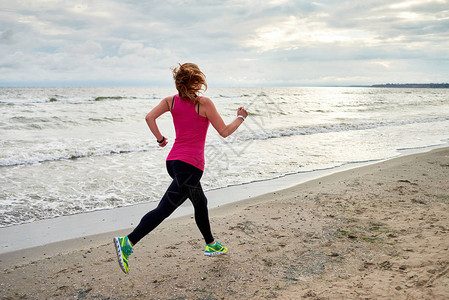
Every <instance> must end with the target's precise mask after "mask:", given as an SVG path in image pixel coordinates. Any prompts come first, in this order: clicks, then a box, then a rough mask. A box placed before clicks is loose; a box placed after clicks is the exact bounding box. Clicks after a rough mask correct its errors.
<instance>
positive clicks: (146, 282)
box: [0, 148, 449, 299]
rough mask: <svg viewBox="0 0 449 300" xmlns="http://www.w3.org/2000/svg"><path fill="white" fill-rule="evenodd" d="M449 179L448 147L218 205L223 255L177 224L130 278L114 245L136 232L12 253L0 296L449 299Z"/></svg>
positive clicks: (149, 241) (163, 228)
mask: <svg viewBox="0 0 449 300" xmlns="http://www.w3.org/2000/svg"><path fill="white" fill-rule="evenodd" d="M448 179H449V148H440V149H435V150H432V151H430V152H425V153H419V154H412V155H407V156H402V157H399V158H394V159H390V160H386V161H383V162H379V163H375V164H371V165H368V166H363V167H359V168H355V169H350V170H346V171H343V172H339V173H335V174H332V175H329V176H325V177H322V178H318V179H314V180H311V181H308V182H305V183H302V184H299V185H296V186H294V187H291V188H288V189H284V190H281V191H275V192H270V193H267V194H264V195H261V196H258V197H254V198H250V199H248V200H244V201H239V202H236V203H230V204H227V205H223V206H220V207H217V208H213V209H211V210H210V218H211V224H212V229H213V232H214V235H215V237H216V238H217V240H219V241H220V242H221V243H223V244H224V245H226V246H227V247H228V248H229V253H228V254H227V255H223V256H219V257H206V256H204V255H203V250H204V245H203V241H202V238H201V235H200V233H199V231H198V229H197V228H196V225H195V222H194V220H193V217H192V216H191V215H189V216H183V217H179V218H173V219H169V220H166V221H164V222H163V223H162V224H161V225H160V226H159V227H158V228H157V229H156V230H154V231H153V232H152V233H151V234H150V235H148V236H147V237H145V238H144V239H143V240H142V241H141V242H140V243H139V244H137V245H136V246H135V248H134V253H133V254H132V255H131V257H130V273H129V274H128V275H125V274H124V273H123V272H122V271H121V270H120V268H119V266H118V264H117V258H116V254H115V251H114V248H113V245H112V237H114V236H116V235H122V234H126V233H128V232H129V230H122V231H120V232H109V233H102V234H98V235H95V236H86V237H83V238H78V239H73V240H69V241H63V242H57V243H53V244H50V245H44V246H40V247H37V248H33V249H25V250H19V251H14V252H10V253H5V254H2V255H0V260H1V262H0V264H1V275H0V276H1V277H0V282H1V283H0V286H1V291H2V293H1V295H2V299H69V298H74V299H130V298H133V299H244V298H252V299H260V298H278V299H303V298H304V299H447V298H449V288H448V287H449V277H448V273H449V192H448V191H449V180H448ZM266 184H270V183H269V182H266ZM209 201H210V202H211V201H213V199H209ZM19 258H20V259H19Z"/></svg>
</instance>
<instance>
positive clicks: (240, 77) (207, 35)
mask: <svg viewBox="0 0 449 300" xmlns="http://www.w3.org/2000/svg"><path fill="white" fill-rule="evenodd" d="M448 28H449V5H448V1H442V0H440V1H438V0H435V1H415V0H403V1H402V0H401V1H400V0H398V1H384V0H381V1H380V0H370V1H363V2H362V1H358V2H354V1H339V2H336V1H327V0H326V1H316V2H308V1H287V0H272V1H260V0H258V1H256V0H251V1H237V0H229V1H221V2H216V1H206V0H204V1H194V0H191V1H189V0H185V1H182V0H179V1H176V0H169V1H143V0H140V1H136V0H133V1H119V0H101V1H99V0H98V1H93V0H85V1H76V2H73V1H68V0H60V1H38V0H37V1H10V2H8V3H7V4H6V1H5V3H4V4H0V69H1V73H0V84H1V85H9V84H13V85H14V84H22V85H26V84H27V83H29V84H39V85H45V84H46V83H48V82H52V83H56V84H58V83H60V84H83V83H86V82H88V83H89V84H95V83H96V82H97V83H99V84H105V83H106V84H107V83H109V84H127V85H129V84H148V85H151V84H171V78H170V72H169V68H170V67H171V66H174V65H175V64H176V63H177V62H185V61H193V62H196V63H198V64H199V65H200V66H201V67H202V69H204V70H205V72H206V74H207V75H208V79H209V81H210V82H211V83H212V84H216V85H255V84H257V85H327V84H331V85H333V84H336V85H340V84H342V85H346V84H371V83H378V82H385V81H388V82H404V81H410V82H411V81H414V82H417V81H425V82H427V81H435V82H438V81H449V80H448V78H449V71H447V70H449V63H448V58H449V57H448V56H449V54H448V53H449V33H448V30H447V29H448Z"/></svg>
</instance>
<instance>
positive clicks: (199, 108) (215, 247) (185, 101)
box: [114, 63, 248, 273]
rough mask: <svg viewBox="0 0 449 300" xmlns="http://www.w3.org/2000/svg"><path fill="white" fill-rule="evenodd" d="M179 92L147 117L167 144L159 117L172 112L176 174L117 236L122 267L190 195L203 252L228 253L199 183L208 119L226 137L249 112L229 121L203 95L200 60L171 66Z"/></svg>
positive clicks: (170, 161) (172, 171)
mask: <svg viewBox="0 0 449 300" xmlns="http://www.w3.org/2000/svg"><path fill="white" fill-rule="evenodd" d="M173 78H174V80H175V85H176V89H177V90H178V94H177V95H174V96H169V97H166V98H165V99H163V100H162V101H161V102H160V103H159V104H158V105H157V106H156V107H154V108H153V109H152V110H151V111H150V112H149V113H148V114H147V116H146V117H145V120H146V122H147V124H148V127H149V128H150V130H151V132H152V133H153V135H154V136H155V138H156V141H157V143H158V144H159V146H160V147H165V146H166V145H167V143H168V139H167V138H166V137H165V136H163V135H162V133H161V132H160V131H159V128H158V126H157V124H156V119H157V118H158V117H160V116H161V115H162V114H164V113H166V112H168V111H170V112H171V114H172V117H173V123H174V126H175V132H176V139H175V143H174V145H173V147H172V149H171V151H170V153H169V154H168V157H167V161H166V166H167V171H168V174H169V175H170V177H171V178H172V179H173V181H172V183H171V184H170V186H169V187H168V189H167V191H166V192H165V194H164V196H163V197H162V199H161V201H160V202H159V205H158V206H157V207H156V208H155V209H154V210H152V211H150V212H148V213H147V214H146V215H145V216H143V218H142V220H141V221H140V223H139V225H138V226H137V227H136V228H135V229H134V231H133V232H131V233H130V234H129V235H128V236H125V237H115V238H114V246H115V249H116V251H117V256H118V262H119V264H120V267H121V269H122V270H123V272H125V273H128V272H129V261H128V259H129V256H130V255H131V253H132V252H133V246H135V245H136V244H137V243H138V242H139V241H140V240H141V239H142V238H143V237H144V236H146V235H147V234H148V233H150V232H151V231H152V230H153V229H154V228H156V227H157V226H158V225H159V224H160V223H161V222H162V221H163V220H165V219H166V218H167V217H168V216H170V215H171V214H172V213H173V212H174V211H175V209H176V208H177V207H179V206H180V205H181V204H182V203H183V202H184V201H185V200H186V199H187V198H189V199H190V201H191V202H192V204H193V207H194V211H195V222H196V224H197V226H198V228H199V230H200V232H201V234H202V235H203V237H204V241H205V243H206V249H205V251H204V254H205V255H208V256H212V255H220V254H225V253H226V252H227V251H228V249H227V248H226V247H224V246H223V245H221V244H220V243H219V242H218V241H216V240H215V239H214V237H213V235H212V232H211V228H210V223H209V214H208V209H207V198H206V196H205V195H204V192H203V188H202V187H201V183H200V179H201V176H202V175H203V171H204V164H205V161H204V146H205V142H206V134H207V129H208V127H209V124H210V123H211V124H212V126H213V127H214V128H215V129H216V130H217V132H218V133H219V134H220V135H221V136H222V137H227V136H229V135H231V134H232V133H233V132H234V131H235V130H236V129H237V128H238V127H239V126H240V125H241V124H242V123H243V121H244V120H245V118H246V117H247V116H248V113H247V111H246V110H245V109H244V108H243V107H239V108H238V109H237V118H236V119H235V120H234V121H232V122H231V123H229V124H227V125H226V124H225V123H224V121H223V119H222V118H221V116H220V114H219V113H218V111H217V109H216V108H215V105H214V103H213V102H212V100H210V99H209V98H207V97H201V96H200V95H199V94H200V92H201V91H206V90H207V83H206V76H205V75H204V74H203V72H201V70H200V69H199V68H198V66H197V65H195V64H192V63H185V64H182V65H179V66H178V67H177V68H175V69H173Z"/></svg>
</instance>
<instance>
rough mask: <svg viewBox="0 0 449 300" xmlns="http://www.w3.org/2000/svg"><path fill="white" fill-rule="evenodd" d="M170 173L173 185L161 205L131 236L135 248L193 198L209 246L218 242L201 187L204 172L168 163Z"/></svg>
mask: <svg viewBox="0 0 449 300" xmlns="http://www.w3.org/2000/svg"><path fill="white" fill-rule="evenodd" d="M167 171H168V174H169V175H170V177H171V178H173V181H172V183H171V184H170V186H169V187H168V189H167V191H166V192H165V194H164V196H163V197H162V199H161V202H159V205H158V206H157V207H156V208H155V209H153V210H152V211H150V212H149V213H147V214H146V215H145V216H143V218H142V220H141V221H140V223H139V225H138V226H137V227H136V228H135V229H134V231H133V232H132V233H130V234H129V235H128V238H129V240H130V241H131V243H132V244H133V245H135V244H136V243H137V242H139V241H140V240H141V239H142V238H143V237H144V236H145V235H147V234H148V233H150V232H151V231H152V230H153V229H154V228H156V227H157V226H158V225H159V224H160V223H161V222H162V221H163V220H165V219H166V218H167V217H168V216H170V215H171V214H172V213H173V212H174V211H175V209H176V208H178V207H179V206H180V205H181V204H182V203H184V201H185V200H186V199H187V198H189V199H190V201H191V202H192V204H193V207H194V209H195V221H196V224H197V225H198V228H199V229H200V231H201V234H202V235H203V237H204V240H205V241H206V243H207V244H210V243H212V242H213V241H214V238H213V236H212V233H211V230H210V224H209V213H208V211H207V198H206V195H204V192H203V188H202V187H201V183H200V179H201V176H202V175H203V171H201V170H200V169H198V168H196V167H194V166H192V165H190V164H188V163H185V162H183V161H180V160H169V161H167Z"/></svg>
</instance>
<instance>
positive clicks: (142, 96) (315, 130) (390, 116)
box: [0, 87, 449, 226]
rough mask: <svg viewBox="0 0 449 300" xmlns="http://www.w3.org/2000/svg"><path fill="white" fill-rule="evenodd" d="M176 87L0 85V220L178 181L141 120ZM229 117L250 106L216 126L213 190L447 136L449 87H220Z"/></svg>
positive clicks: (79, 207) (85, 207)
mask: <svg viewBox="0 0 449 300" xmlns="http://www.w3.org/2000/svg"><path fill="white" fill-rule="evenodd" d="M174 93H175V91H174V89H173V88H0V136H1V139H0V147H1V151H0V184H1V186H2V189H1V190H0V226H9V225H13V224H20V223H25V222H33V221H34V220H39V219H44V218H53V217H58V216H61V215H67V214H75V213H81V212H87V211H94V210H99V209H109V208H113V207H117V206H126V205H133V204H136V203H141V202H145V201H158V200H159V199H160V197H161V196H162V194H163V192H164V191H165V189H166V187H167V185H168V184H169V182H170V180H171V179H170V178H169V176H168V175H167V174H166V171H165V157H166V156H167V154H168V151H169V150H170V147H171V145H172V144H173V142H174V138H175V137H174V130H173V125H172V122H171V117H170V115H169V114H166V115H163V116H162V117H161V119H159V120H158V124H159V126H160V129H161V131H162V132H163V133H164V135H165V136H166V137H167V138H168V139H169V142H170V144H169V146H168V147H167V148H159V147H158V146H157V144H156V143H155V141H154V137H153V136H152V135H151V133H150V132H149V130H148V128H147V125H146V123H145V121H144V117H145V115H146V113H147V112H148V111H149V110H150V109H151V108H152V107H153V106H154V105H156V104H157V103H158V102H159V101H160V99H162V98H164V97H165V96H167V95H170V94H174ZM207 96H208V97H210V98H211V99H213V100H214V102H215V104H216V106H217V108H218V110H219V111H220V113H221V114H222V116H223V119H224V120H225V122H230V121H232V120H233V119H234V118H235V115H236V109H237V107H239V106H241V105H243V106H245V107H246V108H247V109H248V111H249V112H250V116H249V117H248V118H247V120H246V121H245V122H244V123H243V126H241V127H240V128H239V130H238V131H237V132H236V133H235V134H233V135H232V136H230V137H228V138H226V139H223V138H221V137H219V135H218V134H217V133H216V132H215V130H214V129H213V127H212V126H211V128H210V130H209V133H208V137H207V143H206V172H205V173H204V176H203V179H202V184H203V186H204V187H205V189H217V188H220V187H224V186H229V185H238V184H242V183H247V182H253V181H260V180H269V179H270V178H276V177H280V176H284V175H285V174H292V173H293V174H294V173H298V172H310V171H313V170H317V169H325V168H334V167H336V166H340V165H344V164H348V163H352V162H360V161H375V160H379V159H385V158H389V157H394V156H396V155H398V149H417V148H420V147H424V148H425V147H429V146H430V145H438V144H441V143H445V142H446V143H447V142H448V139H449V136H448V132H449V90H443V89H439V90H430V89H375V88H215V89H214V88H212V87H210V88H209V90H208V91H207Z"/></svg>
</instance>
